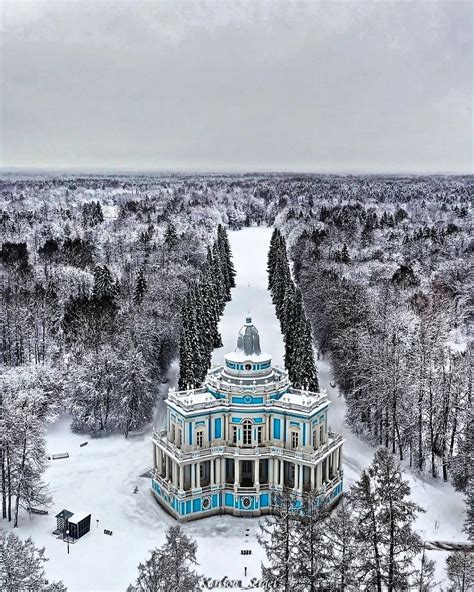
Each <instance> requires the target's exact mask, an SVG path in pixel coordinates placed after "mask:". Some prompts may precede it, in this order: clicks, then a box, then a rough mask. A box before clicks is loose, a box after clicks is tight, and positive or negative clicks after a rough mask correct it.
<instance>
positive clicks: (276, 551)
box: [258, 490, 300, 592]
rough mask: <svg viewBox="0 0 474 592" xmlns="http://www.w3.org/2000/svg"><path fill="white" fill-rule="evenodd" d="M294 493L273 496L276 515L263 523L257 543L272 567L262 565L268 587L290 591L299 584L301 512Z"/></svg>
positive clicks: (267, 518) (284, 591) (265, 584)
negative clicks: (298, 548)
mask: <svg viewBox="0 0 474 592" xmlns="http://www.w3.org/2000/svg"><path fill="white" fill-rule="evenodd" d="M295 501H296V500H295V497H294V496H293V494H292V493H291V492H290V491H288V490H284V491H282V492H281V493H277V494H274V496H273V500H272V504H273V509H274V512H275V513H274V514H273V515H271V516H268V517H266V518H265V519H264V520H263V521H262V522H261V523H260V533H259V536H258V541H259V543H260V544H261V545H262V547H263V548H264V550H265V554H266V556H267V561H268V562H269V565H268V566H267V565H263V564H262V581H263V583H264V586H265V587H266V588H269V589H271V590H281V591H282V592H289V591H290V590H292V588H293V586H294V585H295V584H296V582H297V581H298V564H297V561H296V557H297V544H298V538H297V525H298V523H299V520H300V518H299V511H298V509H297V508H296V504H295Z"/></svg>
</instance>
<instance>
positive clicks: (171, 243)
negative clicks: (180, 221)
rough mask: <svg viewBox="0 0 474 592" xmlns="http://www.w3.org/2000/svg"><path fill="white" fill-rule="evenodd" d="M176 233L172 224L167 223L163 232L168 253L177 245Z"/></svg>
mask: <svg viewBox="0 0 474 592" xmlns="http://www.w3.org/2000/svg"><path fill="white" fill-rule="evenodd" d="M178 241H179V239H178V233H177V232H176V228H175V226H174V224H172V223H171V222H168V226H167V227H166V230H165V246H166V249H167V250H168V251H172V250H173V249H174V248H175V247H176V245H177V244H178Z"/></svg>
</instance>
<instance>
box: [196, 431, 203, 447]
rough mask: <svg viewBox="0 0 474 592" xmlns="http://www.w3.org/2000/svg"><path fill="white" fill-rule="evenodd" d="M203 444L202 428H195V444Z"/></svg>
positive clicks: (201, 445)
mask: <svg viewBox="0 0 474 592" xmlns="http://www.w3.org/2000/svg"><path fill="white" fill-rule="evenodd" d="M203 444H204V430H196V446H197V447H198V448H202V447H203Z"/></svg>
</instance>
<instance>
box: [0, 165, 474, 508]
mask: <svg viewBox="0 0 474 592" xmlns="http://www.w3.org/2000/svg"><path fill="white" fill-rule="evenodd" d="M473 190H474V178H473V177H469V176H465V177H445V176H433V177H395V176H394V177H379V176H367V177H361V176H354V177H352V176H331V175H325V176H312V175H298V176H291V175H241V176H238V175H228V176H226V175H188V176H186V175H181V176H180V175H170V176H146V175H135V176H100V175H97V176H68V175H60V176H54V177H53V176H48V175H36V176H18V175H13V174H10V175H3V176H2V178H1V179H0V228H1V240H2V245H1V260H0V298H1V302H0V330H1V344H0V360H1V363H2V375H1V377H0V381H1V384H0V388H1V390H2V398H1V400H0V406H1V409H2V420H1V421H2V422H3V424H2V426H0V427H1V430H0V431H1V434H2V435H1V436H0V444H1V448H0V454H1V458H0V463H1V465H2V473H3V475H4V476H5V475H6V474H7V472H8V471H10V473H9V474H10V477H9V479H10V480H11V482H10V488H11V487H13V486H14V487H16V489H17V493H18V496H19V499H20V502H19V503H20V505H21V503H22V493H21V492H22V491H23V489H22V483H20V482H19V480H18V479H19V478H18V477H15V475H21V476H22V477H21V478H23V474H24V473H22V472H21V471H22V467H24V465H25V462H26V461H25V458H18V457H17V456H16V455H15V454H13V451H14V450H17V449H18V446H20V445H21V443H23V444H25V450H29V444H30V443H32V442H34V441H35V438H37V441H38V443H39V444H38V446H39V447H40V448H39V449H41V446H44V443H43V444H42V442H43V440H42V438H43V435H44V434H43V432H44V426H45V425H46V424H47V422H48V421H53V420H54V418H55V417H56V416H57V414H58V413H59V411H60V410H61V411H64V410H68V411H69V413H70V414H71V415H72V418H73V424H72V427H73V429H74V430H77V431H82V432H87V433H90V434H92V435H94V436H101V435H106V434H108V433H111V432H117V431H118V432H122V433H124V434H125V435H127V434H128V433H129V432H130V431H133V430H139V429H141V428H142V427H143V426H144V425H145V424H146V423H148V422H149V421H150V420H151V418H152V413H153V406H154V403H155V401H156V393H157V392H158V391H159V388H160V384H161V383H162V382H163V381H166V380H167V376H168V372H169V369H170V364H171V363H172V361H173V360H175V359H176V358H177V357H178V356H179V352H180V351H181V353H182V354H183V352H187V354H189V351H190V348H192V347H193V343H192V339H191V337H190V335H191V333H192V331H191V333H190V330H189V326H188V327H187V328H186V326H185V327H184V328H183V319H188V320H189V318H190V310H191V309H193V306H194V308H195V307H196V306H197V305H196V302H199V300H200V297H199V294H202V293H203V291H205V290H208V293H210V292H212V291H213V290H214V289H215V286H214V287H212V286H211V284H210V283H209V282H212V279H213V277H215V275H216V273H218V274H220V277H222V278H223V281H224V284H225V285H224V286H223V289H224V291H225V293H224V294H223V295H222V299H221V301H220V302H216V303H215V304H214V305H213V309H212V310H210V311H209V313H208V314H209V315H210V316H209V318H210V319H211V320H210V321H209V322H210V323H211V324H210V325H209V326H210V327H211V329H210V330H212V332H213V335H212V337H211V338H209V340H208V343H207V342H206V343H202V344H200V345H199V347H200V348H201V349H200V352H201V354H200V355H201V359H202V360H203V362H202V364H203V365H204V366H207V365H208V364H209V362H210V353H209V352H210V350H212V346H213V345H216V344H219V336H218V334H216V323H217V320H218V315H219V314H221V312H222V309H223V305H224V302H225V301H226V300H227V299H228V298H229V297H230V293H229V289H230V288H231V287H232V282H233V279H232V278H231V275H232V269H231V267H229V266H231V254H230V253H229V252H228V245H227V239H226V238H225V236H224V235H225V230H223V229H224V228H227V229H231V230H234V229H240V228H242V227H244V226H249V225H269V226H275V227H276V228H278V229H279V232H280V235H281V237H282V241H283V243H284V246H285V248H286V250H287V256H288V258H289V261H290V264H291V273H292V276H293V279H294V281H295V282H296V286H297V288H298V293H299V290H300V291H301V294H302V297H303V305H304V307H305V315H306V317H307V318H308V320H309V323H310V325H311V327H312V330H313V338H314V343H315V345H316V348H317V350H318V354H319V355H321V356H325V357H326V358H328V359H329V361H330V363H331V366H332V370H333V373H334V380H335V381H336V382H337V384H338V385H339V387H340V389H341V392H342V393H343V395H344V396H345V397H346V400H347V403H348V417H347V421H348V424H349V426H350V428H351V429H353V430H355V431H356V432H357V433H359V434H360V435H361V436H363V437H365V438H368V439H370V440H371V441H372V442H374V443H377V444H380V445H384V446H386V447H387V448H389V449H390V450H391V451H393V452H394V453H396V454H397V455H398V456H399V457H400V458H408V459H409V461H410V463H411V464H412V465H413V466H414V467H416V468H418V469H420V470H423V471H427V472H429V473H431V474H432V475H433V476H435V477H437V476H440V477H442V478H444V479H445V480H448V479H449V480H452V482H453V483H454V485H455V486H456V488H458V489H461V490H465V489H466V486H467V482H468V480H469V477H470V471H471V468H470V463H469V459H470V451H471V450H472V439H473V438H472V426H473V418H472V318H473V317H472V315H473V307H472V305H473V302H472V295H473V284H472V276H470V266H471V265H472V253H473V240H472V224H473V210H472V198H473V193H474V191H473ZM219 225H222V228H221V231H220V232H221V235H219V236H220V238H219V236H218V227H219ZM222 232H223V233H224V234H223V235H222ZM226 245H227V246H226ZM216 269H218V271H217V272H216V271H215V270H216ZM213 270H214V271H213ZM229 270H230V271H229ZM229 273H230V276H229ZM226 274H227V275H226ZM206 282H207V283H208V285H205V283H206ZM291 284H292V282H291ZM291 289H292V290H295V286H294V285H293V284H292V288H291ZM209 291H210V292H209ZM281 298H284V294H282V295H281ZM193 303H194V304H193ZM194 312H195V310H194V309H193V310H191V313H192V314H194ZM211 317H212V318H211ZM184 324H186V323H184ZM188 325H189V323H188ZM185 339H187V340H188V341H187V342H186V343H184V340H185ZM183 356H184V354H183ZM206 369H207V368H192V367H191V366H189V365H188V367H187V371H186V372H187V375H186V378H184V377H183V378H182V380H181V383H182V384H186V383H189V382H199V381H200V380H202V378H203V376H204V374H205V370H206ZM313 380H317V379H316V378H314V379H313ZM19 393H20V394H19ZM20 395H21V396H20ZM27 414H29V417H30V419H29V420H28V421H26V420H24V417H25V416H26V415H27ZM22 418H23V419H22ZM38 418H40V421H38ZM23 420H24V421H23ZM22 421H23V423H22ZM18 425H24V429H23V430H21V429H17V427H18ZM22 438H23V440H22ZM26 442H27V443H28V446H27V445H26ZM38 454H39V453H38ZM39 456H41V454H39ZM31 466H34V467H35V469H34V471H36V473H34V475H32V476H30V477H31V479H33V480H34V479H39V476H40V474H41V472H42V470H43V467H42V462H41V459H40V458H38V462H36V464H35V463H33V465H31ZM30 477H28V478H30ZM5 479H6V477H5ZM3 483H4V497H3V506H4V509H3V511H4V515H5V513H8V511H10V512H12V509H11V508H10V510H9V509H8V508H7V506H8V503H7V501H8V499H7V498H8V495H10V499H11V498H12V496H13V495H14V494H15V493H14V492H12V491H10V493H9V494H8V495H7V493H5V490H6V489H8V483H6V481H3ZM28 491H30V490H29V489H28V488H26V487H25V488H24V494H23V495H24V497H25V501H24V504H25V506H28V505H29V504H31V503H32V501H33V500H28V499H27V498H28V495H29V494H28ZM16 499H18V497H16Z"/></svg>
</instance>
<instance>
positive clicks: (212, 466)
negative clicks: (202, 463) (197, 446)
mask: <svg viewBox="0 0 474 592" xmlns="http://www.w3.org/2000/svg"><path fill="white" fill-rule="evenodd" d="M209 462H210V463H211V485H215V481H214V459H213V458H211V460H210V461H209Z"/></svg>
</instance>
